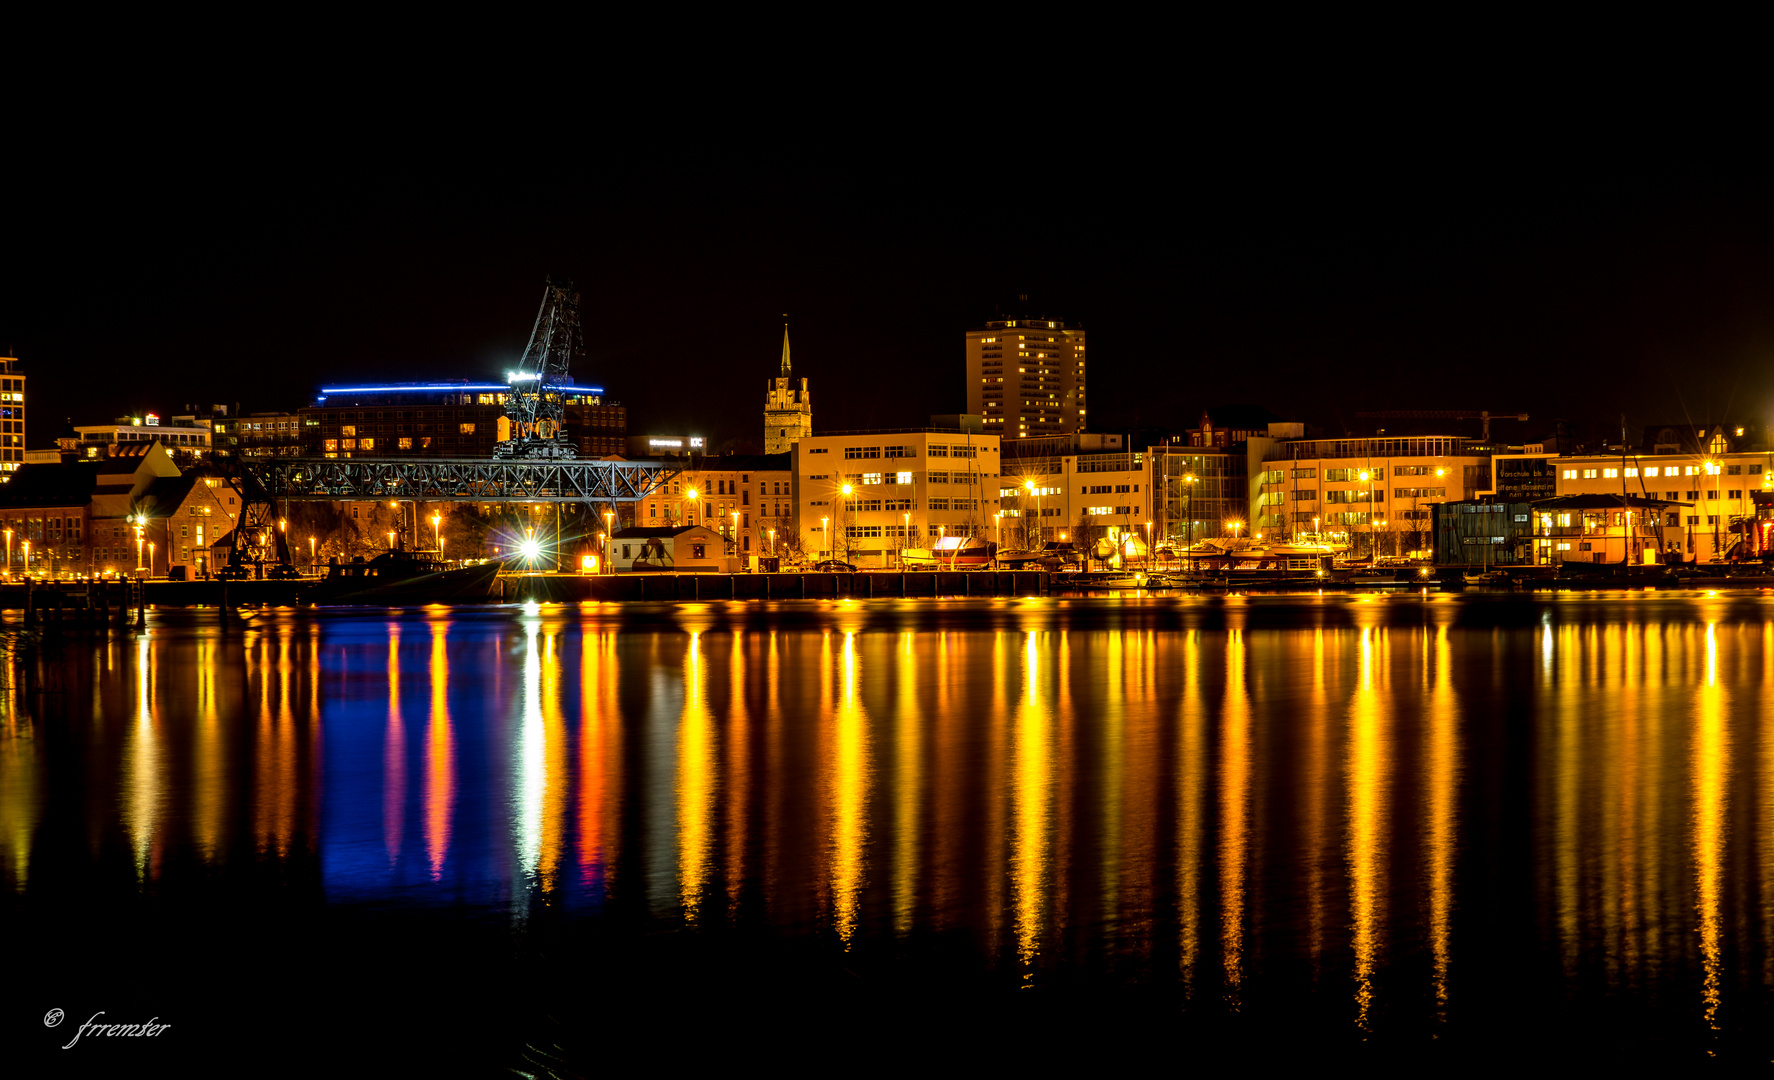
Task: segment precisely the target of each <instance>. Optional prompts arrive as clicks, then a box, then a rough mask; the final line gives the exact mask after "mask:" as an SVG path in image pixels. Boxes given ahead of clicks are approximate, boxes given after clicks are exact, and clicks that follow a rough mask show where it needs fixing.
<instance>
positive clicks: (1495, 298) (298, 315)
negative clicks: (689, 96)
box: [0, 155, 1774, 448]
mask: <svg viewBox="0 0 1774 1080" xmlns="http://www.w3.org/2000/svg"><path fill="white" fill-rule="evenodd" d="M1393 163H1394V162H1392V161H1389V160H1388V159H1386V158H1376V159H1375V160H1373V161H1371V162H1367V163H1366V164H1364V165H1363V166H1362V167H1360V168H1358V169H1356V170H1355V171H1354V172H1353V173H1351V174H1350V175H1347V176H1341V177H1339V178H1337V179H1335V180H1334V181H1329V182H1324V183H1320V184H1318V185H1317V186H1314V187H1311V188H1307V189H1302V190H1299V191H1290V190H1289V189H1287V188H1286V186H1285V185H1284V184H1283V183H1282V181H1280V180H1279V179H1274V178H1271V179H1268V180H1265V181H1263V182H1259V183H1251V182H1247V181H1249V180H1250V178H1249V177H1242V176H1233V175H1230V174H1223V175H1217V176H1214V177H1209V178H1207V179H1204V180H1201V181H1199V184H1198V186H1197V188H1196V189H1194V192H1193V194H1194V196H1195V197H1194V198H1192V199H1191V200H1189V201H1188V202H1187V203H1186V204H1185V205H1179V204H1178V203H1177V202H1176V198H1175V195H1174V193H1173V192H1172V191H1171V189H1170V188H1169V186H1168V182H1167V179H1166V177H1165V176H1164V175H1162V174H1160V173H1157V172H1152V171H1146V172H1141V171H1135V172H1134V173H1132V174H1129V175H1124V176H1123V175H1118V176H1117V178H1116V179H1115V180H1114V181H1113V182H1111V181H1110V180H1109V179H1108V178H1107V177H1106V175H1105V173H1104V172H1103V171H1102V170H1101V169H1100V168H1099V167H1097V166H1088V165H1085V164H1082V163H1080V164H1064V163H1062V164H1061V165H1058V166H1056V167H1055V168H1053V169H1052V170H1050V171H1048V172H1045V173H1043V174H1042V175H1041V176H1039V177H1037V178H1034V179H1031V180H1030V181H1028V182H1027V183H1025V184H1020V185H1017V186H1015V187H1006V186H1004V185H1002V184H1000V183H997V182H995V181H993V180H990V179H986V178H980V179H968V178H958V177H953V176H945V177H940V178H937V177H931V176H928V175H925V174H923V173H921V172H918V171H917V170H915V169H913V168H912V167H910V166H899V167H896V168H895V169H889V170H885V171H883V170H873V171H871V170H868V169H865V168H859V167H858V166H859V161H858V159H857V158H855V157H853V156H850V155H839V156H837V157H834V158H831V159H828V160H822V161H821V163H819V164H818V165H814V166H810V167H805V168H794V169H789V168H787V167H785V166H766V167H763V168H761V169H760V170H757V171H747V170H746V169H745V168H743V167H742V166H744V165H745V164H746V162H745V161H734V162H732V163H731V167H730V169H729V170H724V171H722V172H720V173H718V174H716V175H711V176H707V177H703V178H697V177H693V176H687V175H685V174H683V173H681V172H680V171H678V170H676V169H674V168H673V164H674V163H673V162H672V161H669V160H664V161H660V162H658V163H657V164H654V165H650V166H647V167H644V168H639V169H633V170H629V171H626V172H623V173H621V174H620V175H619V176H614V177H612V178H610V179H607V180H596V181H591V182H588V186H587V187H585V188H584V189H583V190H580V191H576V192H575V193H573V194H572V195H571V196H570V197H563V198H561V199H560V200H557V201H553V202H548V203H546V204H539V203H538V202H537V201H536V200H535V199H533V198H525V197H521V196H520V193H519V192H518V189H517V188H516V187H515V185H502V184H499V183H496V182H495V183H491V184H488V185H483V186H482V187H480V188H475V189H473V190H469V189H468V188H467V187H466V186H465V184H464V182H462V181H453V180H450V179H447V178H444V179H439V178H438V176H437V175H434V174H433V173H431V172H429V171H427V170H426V169H425V167H424V166H425V162H423V161H414V162H410V163H407V164H405V165H399V164H396V165H393V166H391V167H390V169H389V171H387V172H384V173H382V174H379V175H375V176H370V177H366V178H365V179H363V180H362V181H360V182H357V183H349V182H348V183H344V184H340V185H337V186H335V187H333V188H330V189H328V191H327V192H326V193H325V194H322V195H320V196H317V197H316V199H315V200H314V201H313V202H312V203H305V204H303V205H299V206H295V207H285V208H283V209H281V210H280V212H279V214H277V215H267V214H265V213H263V212H261V211H260V209H259V208H261V207H262V206H263V205H264V202H265V200H267V199H269V198H271V197H272V196H271V189H270V188H268V187H257V186H253V185H252V184H251V183H248V184H246V185H244V186H243V187H242V188H240V189H239V190H237V191H223V192H217V191H216V190H215V189H213V188H206V189H202V190H197V189H187V188H185V187H183V186H181V185H180V184H179V183H178V182H177V180H178V178H177V177H176V176H172V175H169V176H168V177H166V178H162V179H156V180H153V181H147V182H145V183H144V185H143V186H142V187H141V188H140V189H139V190H137V189H131V190H130V191H127V192H124V193H121V194H120V195H119V196H118V197H117V198H116V200H114V201H112V202H107V203H104V204H103V205H100V206H97V207H96V208H92V207H87V208H83V212H82V213H80V214H71V213H70V214H67V215H58V214H57V213H56V212H55V211H56V210H57V209H58V208H72V206H73V205H74V204H73V202H72V201H71V200H73V198H74V194H73V193H72V192H69V191H63V190H60V189H58V188H57V187H56V184H55V180H56V177H57V169H59V168H62V167H65V165H66V164H67V163H54V164H51V165H46V167H45V169H44V170H43V171H41V172H38V173H34V174H32V175H30V176H28V177H26V178H24V179H23V180H21V183H22V184H23V185H24V186H25V187H26V189H27V196H28V197H31V198H34V199H35V200H36V201H35V202H34V203H33V205H35V206H38V207H39V208H40V209H42V210H44V211H45V214H44V217H43V222H39V223H33V224H27V225H25V226H22V227H21V228H20V229H19V230H18V231H17V234H16V236H15V237H14V243H13V245H12V248H11V251H10V257H9V259H8V260H6V262H5V264H4V270H3V271H0V274H3V275H4V277H3V279H0V346H4V347H5V350H4V351H6V352H8V353H10V354H12V355H16V356H18V357H19V358H20V360H21V364H22V366H23V368H24V370H25V371H27V372H29V373H30V375H31V377H32V388H33V394H34V396H35V398H36V400H37V402H39V407H38V408H37V409H36V410H35V411H34V412H33V413H32V420H31V431H30V434H29V438H30V441H31V446H32V447H33V448H37V447H41V446H44V445H46V444H47V442H48V440H49V439H51V438H53V435H54V431H52V430H50V428H49V427H47V426H45V425H51V424H53V425H55V426H56V427H58V428H59V425H60V422H61V420H62V417H64V416H67V415H70V414H72V415H76V416H77V417H79V418H81V419H84V420H86V421H87V422H100V421H103V420H107V419H109V418H111V417H113V416H117V415H123V414H125V413H127V412H130V411H134V410H141V409H157V410H158V411H162V412H165V411H170V410H173V409H177V408H178V407H179V406H181V405H183V404H185V403H196V402H204V403H209V402H212V401H228V402H236V401H238V402H240V403H242V404H243V405H245V406H247V407H248V408H250V409H254V410H258V409H288V408H294V407H295V406H297V405H299V404H301V403H303V402H305V401H307V400H308V399H309V398H310V397H311V396H312V394H313V393H314V390H315V388H317V387H318V386H320V385H323V384H326V383H329V382H335V381H338V380H340V379H347V378H376V379H399V380H413V381H419V380H429V379H444V378H469V379H482V378H485V377H488V376H493V375H496V374H498V373H500V372H502V371H503V370H504V367H505V365H507V364H508V363H509V362H511V361H512V360H513V359H514V358H515V357H516V356H517V355H518V354H519V353H520V352H521V350H522V348H523V344H524V340H525V333H526V332H527V330H528V329H529V323H530V318H531V315H532V313H533V307H534V295H535V291H536V289H537V287H538V286H539V284H540V282H541V281H542V280H543V279H544V278H545V277H546V276H548V275H550V274H553V275H557V276H563V277H571V278H573V280H575V281H576V282H577V283H578V284H579V287H580V289H581V291H582V292H583V294H584V298H585V301H584V302H585V312H586V325H587V327H588V333H587V341H586V345H587V352H588V356H589V365H590V370H588V371H586V372H583V373H578V374H580V376H581V377H582V378H584V379H588V380H590V381H593V382H595V383H596V384H598V385H601V386H604V387H606V388H607V390H608V392H609V394H610V396H611V398H612V399H614V400H616V401H620V402H621V403H622V404H623V405H625V406H626V407H627V408H628V409H629V411H630V415H631V416H633V417H635V418H636V424H637V426H638V425H645V426H648V427H656V428H659V429H662V430H688V429H691V428H703V429H706V430H707V431H708V433H709V434H710V435H711V436H714V437H722V436H727V437H730V436H733V435H747V436H748V435H750V434H752V432H753V430H754V428H755V422H754V419H753V416H752V413H753V412H755V409H754V408H753V407H751V406H750V402H751V401H752V399H753V398H754V397H755V395H756V390H755V386H756V382H757V380H758V378H759V377H760V373H762V377H765V378H768V377H769V375H770V373H771V371H773V370H774V369H775V367H776V358H777V354H778V351H779V343H780V333H781V328H780V325H779V324H780V322H781V315H782V313H783V312H785V311H786V312H787V314H788V322H789V324H790V329H791V332H792V333H793V336H794V340H795V352H796V361H797V363H796V368H797V377H800V376H805V377H808V378H810V379H811V380H812V382H813V386H814V389H815V390H816V391H818V392H819V394H820V403H821V407H820V421H819V423H820V425H821V426H822V427H823V428H827V429H833V430H836V429H850V428H866V427H885V426H896V425H904V424H913V423H920V422H923V421H924V420H925V418H927V417H928V416H929V415H930V414H933V413H955V412H960V411H962V410H963V409H964V408H965V405H966V392H967V384H966V381H965V370H964V343H963V337H964V335H965V333H966V331H967V330H969V329H971V328H975V327H979V326H982V325H984V324H985V323H986V322H987V321H990V320H991V319H992V317H993V316H994V314H997V313H999V312H1001V311H1005V310H1008V309H1010V308H1011V307H1012V306H1013V305H1015V304H1016V303H1017V297H1019V296H1021V295H1027V296H1029V298H1030V304H1031V305H1033V306H1035V307H1038V308H1041V309H1043V310H1045V311H1047V312H1049V313H1051V314H1055V315H1060V316H1063V317H1064V318H1065V319H1066V320H1067V321H1068V322H1072V323H1077V324H1079V325H1082V326H1083V327H1084V328H1085V329H1086V330H1087V332H1088V333H1089V334H1090V336H1091V338H1092V339H1093V343H1094V348H1093V349H1092V352H1093V353H1095V362H1094V363H1093V364H1092V365H1091V366H1092V369H1093V371H1092V378H1091V383H1092V387H1091V389H1092V394H1091V397H1092V399H1093V400H1092V402H1091V406H1090V410H1089V421H1088V422H1089V426H1090V428H1091V429H1093V430H1098V431H1117V430H1130V429H1133V428H1135V427H1156V426H1166V425H1171V426H1181V425H1182V424H1186V423H1188V422H1189V421H1190V420H1191V418H1192V416H1193V415H1194V414H1195V413H1197V412H1198V411H1199V409H1200V408H1201V407H1203V406H1207V405H1214V404H1222V403H1229V402H1255V403H1260V404H1263V405H1266V406H1267V407H1269V408H1271V409H1273V410H1274V411H1275V412H1277V413H1279V414H1282V415H1285V416H1288V417H1290V418H1297V419H1300V420H1303V421H1305V422H1308V423H1311V424H1313V425H1315V426H1316V427H1318V428H1319V429H1320V430H1324V431H1330V432H1335V431H1338V430H1339V429H1341V428H1349V427H1353V426H1354V424H1355V421H1354V415H1353V414H1354V413H1356V412H1359V411H1364V410H1374V409H1408V408H1463V409H1475V410H1476V409H1487V410H1490V411H1493V412H1498V413H1513V412H1527V413H1529V414H1530V415H1532V416H1533V417H1534V422H1533V423H1532V424H1531V425H1529V430H1528V431H1526V432H1522V433H1514V432H1511V433H1510V435H1511V436H1513V437H1520V438H1535V437H1538V435H1539V434H1541V432H1539V431H1537V430H1534V429H1535V428H1538V426H1539V425H1540V423H1541V422H1542V418H1545V421H1547V422H1550V421H1553V420H1557V419H1565V420H1570V421H1573V422H1576V423H1579V424H1585V425H1589V426H1592V427H1599V426H1601V425H1615V426H1617V424H1618V421H1619V416H1620V414H1622V413H1625V414H1626V417H1627V426H1628V427H1636V426H1639V425H1644V424H1664V423H1670V422H1682V421H1690V422H1692V423H1693V424H1695V425H1700V424H1703V423H1706V422H1708V421H1715V422H1716V421H1719V420H1723V419H1736V418H1739V417H1745V416H1753V417H1758V418H1761V419H1766V418H1767V417H1769V416H1771V415H1774V361H1771V359H1770V358H1774V213H1771V212H1770V209H1769V208H1768V207H1767V206H1766V205H1765V200H1763V199H1762V198H1761V197H1760V195H1759V192H1757V191H1756V190H1755V189H1754V188H1753V187H1752V186H1749V185H1745V186H1743V187H1741V188H1738V187H1734V186H1732V185H1731V184H1730V183H1729V182H1728V181H1725V180H1719V179H1717V178H1711V177H1709V178H1707V179H1705V180H1696V179H1692V178H1676V179H1674V180H1672V179H1671V178H1670V177H1669V176H1667V175H1661V174H1658V173H1656V172H1655V171H1642V170H1641V171H1639V172H1635V173H1633V174H1631V175H1625V176H1616V175H1612V174H1608V173H1605V172H1604V170H1603V169H1602V168H1601V166H1595V167H1578V168H1575V169H1566V170H1564V171H1557V170H1554V171H1549V172H1547V173H1546V174H1544V175H1541V176H1538V177H1536V178H1535V179H1534V180H1533V181H1532V182H1528V181H1521V180H1515V179H1511V180H1509V182H1507V183H1503V182H1502V180H1501V178H1500V176H1499V174H1498V172H1497V171H1496V170H1491V171H1483V170H1481V171H1478V172H1472V173H1460V174H1451V173H1450V174H1449V175H1448V177H1436V178H1431V179H1423V174H1422V173H1420V172H1419V173H1414V174H1413V176H1415V177H1416V178H1417V181H1418V182H1417V184H1416V186H1414V187H1410V188H1408V189H1404V188H1400V187H1399V186H1397V185H1393V186H1377V185H1376V183H1375V181H1376V178H1378V177H1382V176H1385V175H1386V169H1387V166H1388V165H1390V164H1393ZM199 164H200V163H199V162H192V163H189V164H188V165H187V166H186V167H188V168H196V167H197V166H198V165H199ZM1251 167H1252V168H1255V167H1256V166H1255V165H1254V164H1253V165H1252V166H1251ZM914 180H916V181H918V182H917V183H912V181H914ZM406 181H411V182H412V189H411V191H410V193H409V194H406V195H403V196H402V197H401V198H399V199H395V198H393V197H392V196H391V195H390V194H389V192H390V187H391V185H392V186H394V187H399V186H400V184H401V183H402V182H406ZM907 191H915V192H916V194H915V196H907V195H906V194H905V193H906V192H907ZM242 214H245V215H246V216H245V217H244V218H242V217H241V215H242ZM52 220H54V221H58V222H60V225H59V226H58V227H57V228H55V229H51V228H48V227H47V226H46V224H45V223H47V222H48V221H52ZM241 221H244V222H245V224H244V225H243V224H240V222H241ZM94 252H98V253H100V254H99V255H98V257H97V258H96V261H95V257H94V254H93V253H94ZM728 402H745V403H747V407H746V408H743V409H742V408H737V407H729V406H727V405H726V404H725V403H728ZM46 408H47V411H46ZM723 427H724V428H725V430H722V428H723Z"/></svg>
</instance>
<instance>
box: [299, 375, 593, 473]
mask: <svg viewBox="0 0 1774 1080" xmlns="http://www.w3.org/2000/svg"><path fill="white" fill-rule="evenodd" d="M508 389H509V387H508V386H507V385H506V384H504V383H476V382H466V381H465V382H434V383H376V384H363V385H342V386H328V387H322V388H321V391H320V393H319V394H318V395H316V396H315V399H314V403H313V404H312V405H306V406H303V407H302V408H301V409H300V410H299V413H298V415H299V416H300V417H301V422H302V433H303V441H304V443H305V444H306V446H305V452H307V453H309V454H314V455H318V456H321V457H340V458H345V457H377V458H381V457H442V458H490V457H492V456H493V446H494V444H495V443H498V442H500V441H501V440H503V439H506V438H509V431H508V430H507V426H508V422H507V420H506V417H505V394H506V391H507V390H508ZM552 389H558V390H560V391H561V392H562V395H563V405H564V408H563V417H562V419H563V421H564V423H565V426H566V429H567V434H568V437H569V438H570V439H572V440H573V442H574V444H575V445H576V446H577V447H578V450H579V453H580V456H582V457H594V458H601V457H606V456H608V455H611V454H620V453H622V452H623V449H624V444H625V442H626V439H627V434H628V410H627V409H625V408H623V407H622V406H621V405H615V404H610V403H607V402H605V401H604V399H603V390H602V389H601V388H600V387H594V386H571V385H564V386H561V387H552Z"/></svg>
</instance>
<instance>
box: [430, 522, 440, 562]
mask: <svg viewBox="0 0 1774 1080" xmlns="http://www.w3.org/2000/svg"><path fill="white" fill-rule="evenodd" d="M431 535H432V537H433V538H435V539H436V541H437V557H438V558H440V559H441V558H443V515H442V514H432V515H431Z"/></svg>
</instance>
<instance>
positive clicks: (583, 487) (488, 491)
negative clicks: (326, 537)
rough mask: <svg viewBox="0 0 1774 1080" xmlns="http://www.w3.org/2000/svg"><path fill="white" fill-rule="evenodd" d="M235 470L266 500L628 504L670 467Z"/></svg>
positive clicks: (415, 462) (268, 466)
mask: <svg viewBox="0 0 1774 1080" xmlns="http://www.w3.org/2000/svg"><path fill="white" fill-rule="evenodd" d="M242 468H243V469H244V470H245V471H246V472H247V473H248V474H250V475H251V476H252V477H253V478H254V479H255V480H257V481H258V482H259V483H260V484H261V485H262V486H263V487H264V489H265V491H266V493H267V494H269V495H270V497H271V498H273V499H297V500H303V499H308V500H341V501H343V500H382V499H411V500H417V501H419V502H475V503H496V502H512V503H550V502H552V503H572V502H600V503H631V502H638V501H639V500H641V499H644V498H646V497H647V496H648V495H651V494H653V493H654V492H655V491H657V490H659V487H660V485H662V484H664V483H665V482H666V481H667V480H670V479H671V478H672V477H673V476H676V475H677V474H678V472H679V470H678V469H676V468H674V467H672V466H668V465H665V464H663V463H661V462H656V461H572V460H567V461H558V460H557V461H551V460H546V459H542V460H538V459H529V460H524V459H516V460H509V459H508V460H503V461H500V460H494V461H488V460H485V459H482V458H473V459H461V460H451V459H448V458H379V459H378V458H265V459H262V460H258V461H250V462H244V463H243V464H242Z"/></svg>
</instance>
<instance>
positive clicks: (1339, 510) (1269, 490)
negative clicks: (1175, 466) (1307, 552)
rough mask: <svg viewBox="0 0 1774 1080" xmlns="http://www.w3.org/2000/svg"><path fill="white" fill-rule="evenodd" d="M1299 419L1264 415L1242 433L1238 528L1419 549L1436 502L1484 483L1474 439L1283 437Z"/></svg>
mask: <svg viewBox="0 0 1774 1080" xmlns="http://www.w3.org/2000/svg"><path fill="white" fill-rule="evenodd" d="M1299 427H1300V426H1299V425H1297V424H1275V425H1271V432H1272V434H1271V435H1269V436H1265V437H1263V438H1252V439H1250V440H1249V441H1248V443H1247V447H1248V451H1247V453H1248V457H1249V466H1248V467H1249V470H1250V472H1249V495H1248V497H1249V500H1250V501H1249V518H1248V520H1249V522H1250V525H1249V529H1250V530H1253V531H1252V532H1250V533H1248V534H1247V535H1254V534H1255V533H1256V532H1261V533H1264V535H1265V536H1270V537H1273V538H1275V539H1287V540H1315V539H1322V540H1324V541H1325V542H1329V543H1346V544H1349V545H1350V548H1351V550H1352V551H1354V552H1356V553H1358V554H1361V555H1367V554H1370V553H1378V554H1380V555H1397V554H1403V553H1406V552H1410V551H1428V550H1430V544H1431V537H1432V534H1433V523H1432V517H1433V510H1432V507H1433V506H1434V504H1435V503H1441V502H1459V501H1461V500H1464V499H1470V498H1471V497H1472V496H1473V495H1474V494H1476V493H1478V492H1480V491H1488V490H1490V486H1491V485H1490V479H1491V477H1490V455H1489V454H1488V453H1480V452H1479V451H1478V447H1479V445H1480V444H1479V443H1478V440H1475V439H1466V438H1461V437H1459V436H1454V435H1446V436H1440V435H1426V436H1410V437H1402V438H1392V437H1381V438H1355V439H1305V438H1289V437H1287V436H1289V435H1294V434H1297V433H1298V429H1299Z"/></svg>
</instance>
